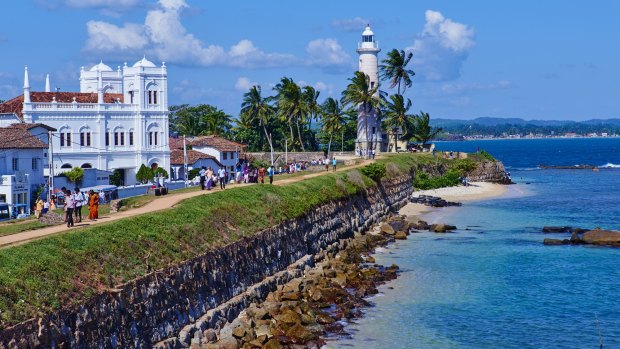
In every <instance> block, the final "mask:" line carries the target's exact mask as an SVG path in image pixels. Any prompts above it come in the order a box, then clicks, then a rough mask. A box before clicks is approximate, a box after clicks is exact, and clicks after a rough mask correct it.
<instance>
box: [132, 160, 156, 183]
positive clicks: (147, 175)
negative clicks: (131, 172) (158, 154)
mask: <svg viewBox="0 0 620 349" xmlns="http://www.w3.org/2000/svg"><path fill="white" fill-rule="evenodd" d="M153 177H154V175H153V170H152V169H151V168H150V167H147V166H146V165H144V164H142V166H140V169H138V173H136V180H137V181H138V182H140V183H142V184H145V183H147V182H148V181H150V180H151V179H153Z"/></svg>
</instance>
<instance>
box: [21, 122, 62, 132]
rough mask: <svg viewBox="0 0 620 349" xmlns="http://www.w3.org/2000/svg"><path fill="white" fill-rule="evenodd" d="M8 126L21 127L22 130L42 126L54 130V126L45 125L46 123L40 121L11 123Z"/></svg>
mask: <svg viewBox="0 0 620 349" xmlns="http://www.w3.org/2000/svg"><path fill="white" fill-rule="evenodd" d="M9 127H13V128H21V129H24V130H32V129H33V128H35V127H43V128H44V129H47V130H49V131H56V129H55V128H53V127H51V126H47V125H46V124H41V123H33V124H29V123H25V122H22V123H19V124H11V126H9Z"/></svg>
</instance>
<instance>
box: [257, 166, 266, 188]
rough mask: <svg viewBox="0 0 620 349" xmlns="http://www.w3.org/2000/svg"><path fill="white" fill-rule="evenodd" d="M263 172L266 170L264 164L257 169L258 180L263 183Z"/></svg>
mask: <svg viewBox="0 0 620 349" xmlns="http://www.w3.org/2000/svg"><path fill="white" fill-rule="evenodd" d="M265 172H267V170H266V169H265V166H261V168H260V169H259V170H258V181H259V182H260V183H261V184H265Z"/></svg>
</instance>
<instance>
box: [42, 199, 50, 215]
mask: <svg viewBox="0 0 620 349" xmlns="http://www.w3.org/2000/svg"><path fill="white" fill-rule="evenodd" d="M49 210H50V201H49V200H45V202H44V203H43V214H46V213H47V212H48V211H49Z"/></svg>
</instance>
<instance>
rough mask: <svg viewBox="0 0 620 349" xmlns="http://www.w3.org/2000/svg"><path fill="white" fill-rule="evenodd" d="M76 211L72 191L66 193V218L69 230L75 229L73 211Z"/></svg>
mask: <svg viewBox="0 0 620 349" xmlns="http://www.w3.org/2000/svg"><path fill="white" fill-rule="evenodd" d="M74 210H75V199H74V197H73V195H71V190H68V189H67V190H66V191H65V213H66V215H65V217H66V218H67V228H71V227H73V211H74Z"/></svg>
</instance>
